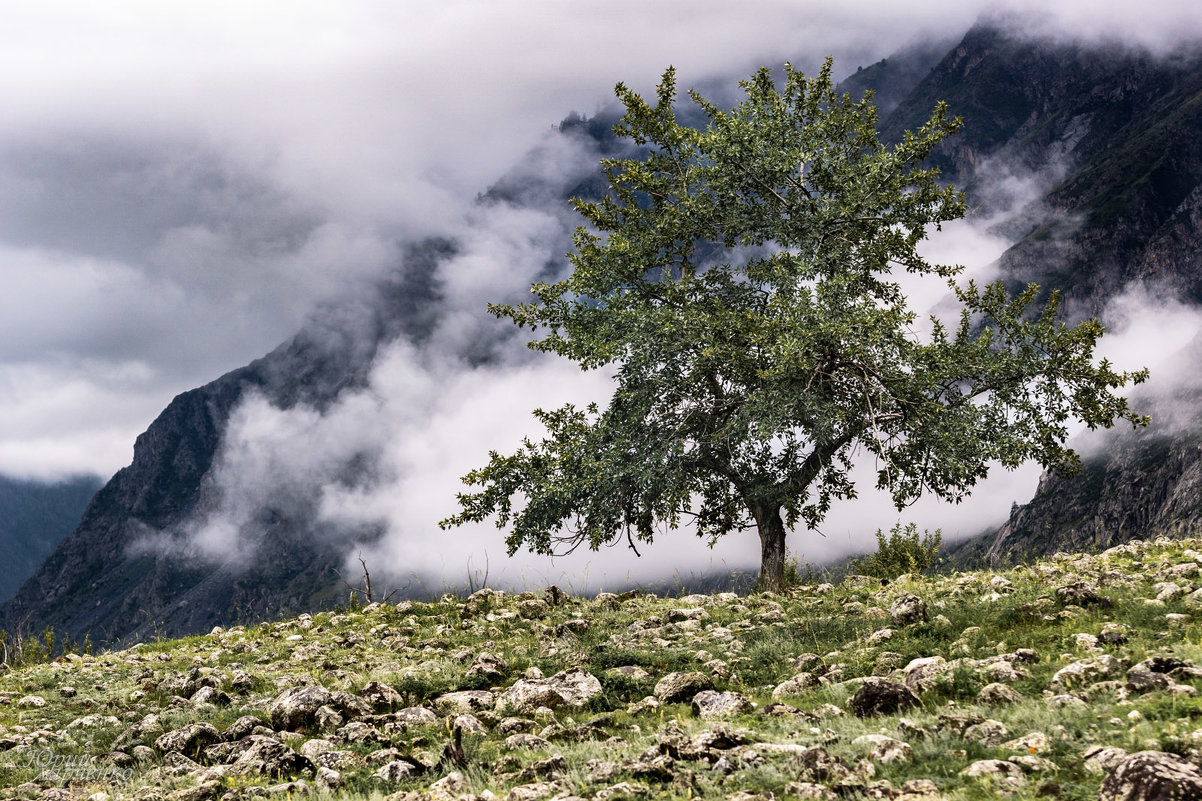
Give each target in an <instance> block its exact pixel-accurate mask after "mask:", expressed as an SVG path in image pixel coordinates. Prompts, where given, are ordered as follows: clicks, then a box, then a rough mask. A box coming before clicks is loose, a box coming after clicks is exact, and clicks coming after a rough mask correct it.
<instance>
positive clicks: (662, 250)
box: [442, 59, 1146, 588]
mask: <svg viewBox="0 0 1202 801" xmlns="http://www.w3.org/2000/svg"><path fill="white" fill-rule="evenodd" d="M740 85H741V86H742V88H743V89H744V91H745V93H746V99H745V100H743V101H742V102H741V103H739V104H738V105H737V106H736V107H735V108H733V109H732V110H730V111H723V110H722V109H720V108H718V107H717V106H715V105H714V104H713V103H711V102H709V101H707V100H705V99H704V98H702V97H701V96H699V95H698V94H697V93H696V92H691V93H690V96H691V98H692V99H693V101H694V102H695V103H697V104H698V105H699V106H700V108H701V110H702V111H703V112H704V114H705V117H706V119H707V122H706V124H705V127H704V128H703V129H702V128H694V127H689V126H687V125H682V124H681V123H680V122H679V120H678V119H677V116H676V111H675V108H674V104H675V101H676V87H675V74H674V71H673V70H672V69H668V71H667V72H666V73H664V76H663V80H662V82H661V83H660V85H659V88H658V91H657V98H656V102H655V105H651V104H650V103H649V102H647V101H646V100H644V99H643V98H642V97H640V96H639V95H637V94H635V93H634V92H632V91H630V90H629V89H627V88H626V87H625V86H623V85H622V84H619V85H618V86H617V90H616V91H617V95H618V97H619V98H620V99H621V101H622V102H623V104H624V105H625V107H626V112H625V114H624V116H623V117H622V118H621V120H620V121H619V122H618V124H617V125H616V126H615V132H616V133H617V134H619V135H621V136H626V137H629V138H630V139H632V140H633V141H634V143H635V144H636V145H638V146H639V149H638V151H637V152H638V155H637V156H636V157H633V158H613V159H606V160H604V161H602V169H603V171H604V174H605V176H606V178H607V179H608V181H609V192H608V193H607V194H606V195H605V196H604V197H602V198H601V199H600V200H598V201H595V202H593V201H587V200H580V199H574V200H573V201H572V203H573V205H574V207H575V208H576V210H577V211H578V212H579V213H580V214H581V215H583V217H584V219H585V220H586V221H587V223H588V225H587V226H584V227H581V228H578V229H577V231H576V234H575V250H574V252H573V253H572V254H570V255H569V256H568V258H569V260H570V262H571V264H572V266H573V268H574V270H573V272H572V273H571V275H570V276H568V277H567V278H566V279H564V280H562V281H559V282H556V283H540V284H535V285H534V286H533V288H532V290H531V291H532V293H533V295H534V297H535V299H534V301H533V302H531V303H525V304H520V305H503V306H490V310H491V311H492V312H493V313H494V314H496V315H498V316H500V317H508V318H510V319H512V320H513V321H514V322H515V323H517V325H519V326H521V327H526V326H529V327H530V328H532V329H534V330H536V331H538V332H539V333H540V335H541V338H540V339H535V340H534V341H533V342H531V343H530V346H531V347H532V348H534V349H537V350H540V351H550V352H553V353H557V354H560V355H562V356H567V357H568V358H570V359H574V360H575V361H577V362H579V363H580V366H581V368H582V369H585V370H590V369H596V368H599V367H602V366H606V365H614V366H615V367H616V384H617V386H616V389H615V391H614V394H613V397H612V398H611V399H610V402H609V406H608V408H605V409H599V408H598V407H597V406H596V405H595V404H592V405H589V406H588V407H587V408H585V409H578V408H576V407H574V406H571V405H568V406H564V407H563V408H560V409H556V410H553V411H543V410H541V409H540V410H535V412H534V415H535V416H536V417H537V418H538V419H539V420H540V421H541V422H542V424H543V425H544V426H545V427H546V429H547V437H546V438H545V439H543V440H542V441H539V442H534V441H531V440H529V439H527V440H525V441H524V442H523V443H522V446H521V447H520V448H519V449H518V451H517V453H515V454H513V455H511V456H503V455H501V454H499V453H496V452H493V453H491V454H490V461H489V463H488V464H487V465H486V466H485V467H483V468H481V469H479V470H474V471H472V472H471V473H469V474H468V475H467V476H465V477H464V482H465V483H466V484H467V485H469V486H475V487H478V488H479V490H478V491H475V492H470V493H461V494H460V495H459V502H460V506H461V510H460V512H459V513H458V514H457V515H455V516H454V517H451V518H449V519H447V520H444V521H443V523H442V525H443V526H444V527H448V526H453V525H459V524H463V523H466V522H478V521H482V520H485V519H487V518H489V517H491V516H493V515H495V516H496V523H497V526H498V527H500V528H505V527H508V526H512V530H511V532H510V533H509V535H508V537H507V540H506V542H507V544H508V547H509V552H510V553H511V554H512V553H514V552H515V551H516V550H517V549H518V548H519V547H521V546H523V545H525V546H527V547H529V548H530V549H531V550H532V551H534V552H536V553H546V554H553V553H556V549H557V548H559V549H565V550H572V549H575V548H576V547H578V546H579V545H581V544H587V545H588V546H589V547H590V548H593V549H597V548H599V547H600V546H601V545H603V544H608V543H614V542H617V541H620V540H622V539H623V538H625V539H626V541H627V542H628V543H629V544H630V546H631V547H632V548H636V545H635V542H636V540H639V541H646V542H650V541H651V539H652V537H653V535H654V534H655V532H656V529H657V527H664V526H666V527H667V528H675V527H677V526H678V525H680V524H681V522H682V520H687V519H692V520H693V521H694V522H695V525H696V530H697V533H698V534H699V535H700V536H702V537H705V538H707V539H708V540H709V541H710V543H711V544H712V543H713V542H714V541H715V540H716V539H717V538H718V537H719V536H721V535H723V534H726V533H728V532H731V531H736V530H741V529H746V528H750V527H751V525H752V524H754V526H755V528H756V529H757V530H758V533H759V539H760V552H761V576H760V580H761V585H762V586H764V587H767V588H776V587H779V586H780V585H781V583H782V580H783V574H784V566H785V565H784V561H785V534H786V532H787V530H788V529H789V528H792V527H794V526H796V525H797V524H798V523H799V522H802V523H804V524H805V525H806V526H807V527H808V528H810V529H814V528H816V527H817V526H818V524H819V523H820V522H821V521H822V520H823V518H824V516H825V515H826V513H827V511H828V510H829V508H830V505H831V502H832V501H834V500H836V499H841V498H854V497H855V496H856V487H855V484H854V481H853V479H852V477H851V472H850V471H851V467H852V463H853V460H855V459H856V457H857V454H860V458H861V459H864V458H868V457H869V456H870V457H871V459H872V460H873V461H874V463H875V465H876V467H877V472H876V484H877V486H878V487H880V488H882V489H885V490H888V491H889V492H890V493H891V494H892V497H893V500H894V501H895V502H896V504H897V506H898V508H899V509H901V508H903V507H904V506H906V505H907V504H909V503H911V502H913V501H914V500H915V499H917V498H918V497H919V496H920V495H921V494H923V493H925V492H929V493H934V494H935V495H937V496H939V497H941V498H945V499H950V500H953V501H959V500H961V499H963V498H964V497H965V495H966V494H967V493H968V491H969V490H970V488H971V487H972V486H973V485H974V484H975V482H976V481H977V480H978V479H981V478H983V477H984V476H985V475H986V472H987V470H988V467H989V465H990V464H991V463H993V462H997V463H1000V464H1002V465H1003V466H1005V467H1006V468H1010V469H1012V468H1014V467H1017V466H1018V465H1019V464H1021V463H1022V462H1024V461H1027V460H1029V459H1034V460H1036V461H1038V462H1039V463H1040V464H1042V465H1043V466H1045V467H1051V468H1055V469H1058V470H1060V471H1062V472H1072V471H1073V470H1074V469H1079V466H1080V459H1079V458H1078V456H1077V454H1076V453H1074V452H1073V450H1072V449H1070V448H1068V447H1067V446H1066V444H1065V441H1066V439H1067V437H1068V430H1067V428H1066V423H1067V422H1068V421H1070V420H1071V419H1074V418H1076V419H1080V420H1082V421H1084V422H1085V424H1086V425H1088V426H1089V427H1090V428H1095V427H1099V426H1103V427H1109V426H1111V425H1113V423H1114V422H1115V421H1116V420H1118V419H1125V420H1128V421H1130V422H1132V423H1133V424H1141V423H1144V422H1146V420H1145V419H1144V418H1142V417H1140V416H1138V415H1136V414H1135V413H1134V412H1132V411H1131V410H1130V409H1129V408H1128V404H1127V401H1126V399H1125V398H1123V397H1120V396H1119V395H1117V394H1115V393H1114V392H1113V391H1112V390H1115V389H1118V388H1121V387H1123V386H1124V385H1126V384H1127V383H1129V382H1134V383H1139V382H1140V381H1142V380H1143V379H1144V378H1145V376H1146V371H1140V372H1136V373H1120V372H1115V371H1114V370H1113V369H1112V367H1111V365H1109V364H1108V363H1107V362H1106V361H1102V362H1101V363H1098V364H1095V361H1094V357H1093V352H1094V346H1095V344H1096V342H1097V340H1098V338H1099V337H1100V336H1101V334H1102V327H1101V325H1099V324H1098V323H1097V322H1096V321H1094V320H1089V321H1086V322H1082V323H1080V324H1078V325H1076V326H1073V327H1069V326H1066V325H1065V324H1064V323H1062V322H1060V321H1059V320H1057V317H1056V309H1057V297H1056V296H1055V295H1052V296H1051V298H1050V299H1049V300H1048V301H1047V302H1046V304H1043V305H1042V308H1037V304H1036V299H1037V295H1038V293H1039V290H1038V287H1037V286H1035V285H1032V286H1029V287H1027V288H1026V290H1025V291H1024V292H1022V293H1021V294H1019V295H1018V296H1017V297H1013V298H1011V297H1010V296H1008V294H1007V292H1006V290H1005V289H1004V288H1003V286H1002V284H1001V283H1000V282H999V283H995V284H992V285H989V286H984V287H978V286H977V285H976V284H975V283H974V282H972V281H969V282H967V283H966V284H965V285H963V286H961V285H958V284H957V283H956V281H955V277H956V276H957V274H959V273H960V272H961V271H962V270H963V268H962V267H960V266H949V265H937V264H930V263H928V262H927V261H925V260H924V259H923V258H922V257H921V256H919V255H918V253H917V250H916V247H917V245H918V244H919V243H920V242H921V241H922V240H923V239H924V238H925V237H926V235H927V233H928V230H929V229H930V228H931V227H932V226H933V227H934V228H935V229H936V230H938V228H939V224H940V223H942V222H945V221H948V220H954V219H956V218H958V217H961V216H963V214H964V213H965V204H964V200H963V196H962V195H961V194H960V193H958V192H957V191H955V190H954V189H953V188H952V187H950V186H941V185H940V184H939V183H938V180H937V179H938V172H937V171H936V170H934V169H929V168H926V167H924V166H923V163H924V160H925V159H926V158H927V156H928V155H929V154H930V153H931V150H932V148H934V147H935V146H936V145H937V144H938V143H939V142H940V141H942V140H943V139H944V138H945V137H947V136H949V135H951V134H952V133H954V132H955V131H956V130H957V129H958V128H959V127H960V122H959V120H958V119H949V118H948V116H947V112H946V107H945V106H943V105H942V104H941V105H939V106H938V107H937V108H936V109H935V111H934V113H933V114H932V116H931V118H930V120H929V121H928V122H927V123H926V124H925V125H924V126H923V127H922V128H920V129H919V130H917V131H912V132H908V133H907V134H906V135H905V136H904V138H903V139H902V141H901V142H900V144H897V145H896V146H893V147H889V146H885V145H883V144H882V143H881V142H880V140H879V139H878V136H877V130H876V126H877V114H876V110H875V108H874V107H873V105H872V102H871V96H865V97H864V99H862V100H860V101H858V102H857V101H853V100H852V99H851V98H850V97H849V96H847V95H840V94H838V93H836V92H835V90H834V87H833V83H832V80H831V62H830V60H829V59H828V60H827V62H826V64H825V66H824V67H823V68H822V70H821V71H820V72H819V73H818V74H817V76H815V77H811V78H807V77H806V76H804V75H803V74H802V73H800V72H798V71H796V70H794V69H792V67H790V66H788V65H786V67H785V76H784V88H783V90H778V88H777V85H776V82H775V81H774V79H773V77H772V75H771V73H770V72H769V71H768V70H767V69H761V70H760V71H759V72H757V73H756V74H755V75H753V76H752V77H751V79H750V80H747V81H744V82H742V83H741V84H740ZM901 270H904V271H905V272H907V273H912V274H917V275H919V276H923V275H926V276H932V277H934V278H935V279H936V280H942V281H946V283H947V284H948V285H949V286H950V287H951V291H952V292H953V293H954V296H955V298H957V299H958V300H959V304H960V315H959V320H958V323H952V324H950V325H945V324H944V323H943V322H941V321H940V320H938V319H935V318H934V317H931V318H930V319H929V320H925V321H923V323H924V324H922V325H919V318H918V315H916V314H915V312H914V311H912V310H911V309H910V308H909V307H908V305H907V300H906V297H905V295H904V293H903V291H902V288H901V287H900V285H899V284H898V283H897V280H896V271H901ZM636 553H637V548H636Z"/></svg>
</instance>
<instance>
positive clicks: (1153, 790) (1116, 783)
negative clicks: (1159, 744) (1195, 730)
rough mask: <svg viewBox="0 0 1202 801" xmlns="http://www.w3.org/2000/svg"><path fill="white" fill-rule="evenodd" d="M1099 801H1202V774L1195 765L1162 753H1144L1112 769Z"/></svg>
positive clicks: (1115, 765) (1137, 754) (1105, 780)
mask: <svg viewBox="0 0 1202 801" xmlns="http://www.w3.org/2000/svg"><path fill="white" fill-rule="evenodd" d="M1098 799H1099V801H1170V799H1171V801H1198V799H1202V772H1199V770H1198V768H1197V767H1195V766H1194V765H1193V764H1191V763H1189V762H1186V761H1185V760H1184V759H1182V758H1181V757H1178V756H1174V755H1173V754H1166V753H1164V752H1162V751H1140V752H1138V753H1135V754H1131V755H1130V756H1125V757H1122V758H1121V759H1119V760H1117V761H1116V762H1115V763H1114V764H1113V765H1111V767H1110V768H1109V769H1108V771H1107V774H1106V778H1105V779H1103V780H1102V788H1101V790H1099V791H1098Z"/></svg>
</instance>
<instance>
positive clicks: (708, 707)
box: [693, 690, 755, 720]
mask: <svg viewBox="0 0 1202 801" xmlns="http://www.w3.org/2000/svg"><path fill="white" fill-rule="evenodd" d="M754 709H755V706H754V705H753V704H752V703H751V701H750V700H749V699H748V698H747V697H746V696H745V695H742V694H740V693H736V692H721V693H720V692H717V691H715V690H702V691H701V692H699V693H697V694H696V695H694V696H693V714H694V715H696V716H698V717H699V718H702V719H703V720H709V719H713V718H728V717H735V716H737V715H749V714H751V712H752V711H754Z"/></svg>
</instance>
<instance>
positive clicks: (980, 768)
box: [960, 759, 1027, 789]
mask: <svg viewBox="0 0 1202 801" xmlns="http://www.w3.org/2000/svg"><path fill="white" fill-rule="evenodd" d="M960 775H961V776H971V777H973V778H977V779H995V780H997V781H999V782H1001V783H1002V784H1004V785H1008V786H1010V787H1013V788H1015V789H1017V788H1020V787H1026V786H1027V780H1026V779H1025V778H1024V777H1023V769H1022V768H1021V767H1019V766H1018V765H1016V764H1014V763H1013V762H1007V761H1004V760H1001V759H979V760H977V761H976V762H974V763H972V764H971V765H969V766H968V767H967V768H965V769H964V770H962V771H960Z"/></svg>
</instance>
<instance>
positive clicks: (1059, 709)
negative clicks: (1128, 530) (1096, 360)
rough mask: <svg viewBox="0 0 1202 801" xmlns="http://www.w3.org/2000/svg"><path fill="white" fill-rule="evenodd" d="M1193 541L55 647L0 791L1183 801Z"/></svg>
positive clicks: (37, 681) (1193, 747) (497, 598)
mask: <svg viewBox="0 0 1202 801" xmlns="http://www.w3.org/2000/svg"><path fill="white" fill-rule="evenodd" d="M1199 548H1202V542H1200V541H1197V540H1190V541H1185V542H1180V541H1171V540H1167V539H1166V540H1157V541H1156V542H1152V543H1149V542H1138V543H1130V544H1126V545H1122V546H1119V547H1116V548H1112V549H1110V550H1108V551H1106V552H1105V553H1102V554H1101V555H1092V556H1091V555H1081V554H1065V555H1061V556H1059V557H1057V558H1055V559H1050V560H1043V561H1039V562H1037V563H1035V564H1032V565H1029V566H1026V567H1022V568H1019V569H1016V570H1010V571H1006V572H999V573H993V572H976V573H967V574H951V575H944V576H935V577H922V576H906V577H902V578H899V579H898V580H897V581H894V582H892V583H891V584H889V585H888V586H885V587H882V586H881V584H880V582H879V581H878V580H876V579H871V580H870V579H867V577H863V576H860V577H849V578H848V579H847V580H846V581H844V582H843V583H841V584H839V585H838V586H832V585H831V584H810V585H802V586H799V587H795V588H793V589H791V590H789V591H788V592H786V593H784V594H779V595H774V594H753V595H750V596H747V597H738V596H734V595H730V594H725V595H692V596H685V597H674V598H656V597H654V596H649V595H639V594H634V593H631V594H627V595H622V596H618V595H613V594H601V595H599V596H598V597H596V598H595V599H578V598H572V597H570V596H568V595H567V594H566V593H564V592H563V591H562V590H558V589H557V588H553V587H549V588H547V589H546V591H545V592H542V593H539V594H535V593H532V592H531V593H523V594H521V595H516V596H513V595H505V594H503V593H498V592H494V591H492V590H481V591H479V592H477V593H475V594H473V595H472V596H470V597H469V598H466V599H465V598H457V597H453V596H445V597H444V598H442V599H441V600H440V601H438V602H435V603H413V602H409V601H405V602H402V603H400V604H396V605H394V604H373V605H371V606H368V607H366V608H363V609H357V608H351V609H342V610H338V611H334V612H326V613H320V614H314V615H301V616H300V617H298V618H295V619H289V620H283V621H279V622H276V623H263V624H257V625H248V626H236V627H233V628H229V629H220V628H219V629H215V630H214V631H213V632H211V633H210V634H208V635H206V636H199V637H191V638H188V639H185V640H176V641H156V642H151V643H146V644H142V645H138V646H136V647H133V648H131V649H129V650H126V651H116V652H106V653H101V654H97V655H86V656H82V657H81V656H76V655H71V656H69V657H63V658H60V659H58V660H56V661H55V662H54V663H52V664H37V665H31V666H27V667H22V668H20V669H18V670H14V671H11V672H8V673H4V674H2V675H0V787H5V788H10V789H9V791H8V795H11V796H13V797H22V798H33V797H41V798H50V797H65V796H62V795H56V794H62V793H66V792H68V791H67V790H64V789H57V788H56V785H62V784H64V783H66V782H68V781H70V782H71V790H70V792H72V793H74V794H75V795H77V796H84V795H89V796H91V794H93V793H97V792H103V793H106V794H107V797H108V798H110V799H112V800H113V801H118V800H119V799H132V798H140V799H146V798H150V797H155V798H168V799H179V800H180V801H183V799H216V798H221V799H224V801H239V800H240V799H251V798H262V797H264V796H272V797H274V796H280V797H284V796H288V797H292V796H295V795H303V794H306V793H309V792H312V791H313V790H319V791H325V792H328V793H329V794H330V796H331V797H337V798H356V799H359V798H369V797H370V798H379V797H381V796H382V795H385V794H387V796H388V797H389V798H391V799H395V801H402V800H403V801H451V799H456V798H458V799H472V800H473V801H484V800H485V799H495V798H508V799H512V800H513V801H518V799H542V798H559V799H565V800H566V799H569V798H579V799H593V800H594V801H616V800H617V799H640V798H660V799H688V798H707V799H728V801H751V800H752V799H771V798H812V799H829V800H830V801H834V799H837V798H846V797H849V796H850V797H857V798H858V797H867V798H879V799H896V800H897V801H940V799H948V800H949V801H950V800H951V799H978V798H983V797H995V796H999V795H1005V796H1010V795H1015V796H1016V797H1020V798H1035V797H1059V798H1100V799H1104V800H1106V801H1110V800H1112V799H1114V800H1117V799H1135V798H1161V797H1166V798H1167V797H1174V798H1197V797H1199V794H1200V793H1202V770H1200V769H1199V767H1198V763H1199V761H1200V760H1202V729H1199V728H1198V720H1197V718H1198V717H1199V715H1202V698H1200V697H1199V694H1198V690H1199V688H1200V687H1202V648H1199V646H1198V645H1197V643H1198V642H1199V638H1200V637H1202V553H1199V550H1198V549H1199ZM1158 783H1159V784H1158ZM1158 786H1159V787H1160V788H1161V789H1162V790H1163V789H1165V788H1166V787H1167V788H1171V789H1172V790H1173V791H1175V792H1176V793H1178V795H1174V796H1168V795H1165V796H1161V795H1155V794H1149V793H1152V791H1153V790H1155V789H1156V788H1157V787H1158ZM92 797H96V796H92Z"/></svg>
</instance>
